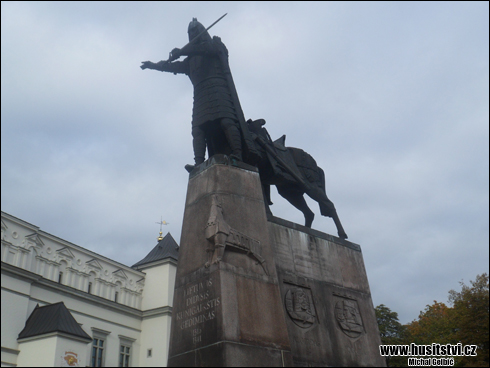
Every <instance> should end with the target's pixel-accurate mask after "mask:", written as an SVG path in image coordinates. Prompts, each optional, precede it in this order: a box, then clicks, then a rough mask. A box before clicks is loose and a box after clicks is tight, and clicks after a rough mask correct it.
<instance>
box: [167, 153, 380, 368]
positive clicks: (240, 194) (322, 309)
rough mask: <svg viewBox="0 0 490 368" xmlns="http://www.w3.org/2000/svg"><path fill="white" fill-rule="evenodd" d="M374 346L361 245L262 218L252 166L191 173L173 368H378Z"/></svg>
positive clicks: (212, 166) (216, 164)
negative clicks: (319, 367) (175, 367)
mask: <svg viewBox="0 0 490 368" xmlns="http://www.w3.org/2000/svg"><path fill="white" fill-rule="evenodd" d="M220 245H225V247H224V248H223V247H222V246H220ZM218 260H220V261H218ZM379 344H380V339H379V333H378V327H377V324H376V317H375V314H374V308H373V304H372V300H371V294H370V290H369V283H368V280H367V276H366V270H365V267H364V262H363V258H362V253H361V249H360V246H359V245H357V244H354V243H351V242H348V241H346V240H342V239H339V238H337V237H334V236H332V235H329V234H325V233H321V232H319V231H316V230H313V229H310V228H306V227H304V226H301V225H298V224H293V223H290V222H288V221H285V220H282V219H278V218H275V217H269V219H267V218H266V214H265V206H264V202H263V196H262V192H261V189H260V181H259V176H258V173H257V170H255V169H254V168H251V167H249V166H247V165H244V164H238V165H235V166H232V165H230V162H229V160H227V159H226V158H225V157H224V156H219V155H218V156H213V158H212V159H210V160H208V161H207V162H205V163H204V164H203V165H201V166H199V167H197V168H196V169H195V170H194V171H192V173H191V174H190V179H189V187H188V192H187V199H186V208H185V213H184V223H183V226H182V236H181V246H180V250H179V264H178V267H177V276H176V284H175V293H174V304H173V314H172V331H171V342H170V352H169V360H168V365H169V366H220V367H222V366H383V365H384V363H385V362H384V359H382V358H381V357H380V356H379V350H378V345H379Z"/></svg>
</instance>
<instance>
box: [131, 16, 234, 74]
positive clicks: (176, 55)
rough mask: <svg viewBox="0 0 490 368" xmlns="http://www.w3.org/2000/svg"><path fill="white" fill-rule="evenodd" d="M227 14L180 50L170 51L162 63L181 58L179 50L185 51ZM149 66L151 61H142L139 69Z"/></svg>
mask: <svg viewBox="0 0 490 368" xmlns="http://www.w3.org/2000/svg"><path fill="white" fill-rule="evenodd" d="M227 14H228V13H225V14H224V15H222V16H221V17H220V18H219V19H218V20H217V21H216V22H214V23H213V24H211V25H210V26H209V27H208V28H206V29H205V30H204V31H202V32H201V33H199V34H198V35H197V36H196V37H194V38H193V39H192V40H190V41H189V43H187V44H186V45H185V46H184V47H182V48H180V49H179V48H175V49H173V50H172V51H170V54H169V56H168V60H165V61H163V63H170V62H172V61H174V60H176V59H178V58H179V57H180V56H181V50H182V49H185V48H186V47H187V46H189V45H191V44H192V43H193V42H194V41H195V40H197V39H199V37H201V36H202V35H203V34H204V33H206V32H207V31H209V30H210V29H211V27H213V26H214V25H215V24H216V23H218V22H219V21H220V20H221V19H223V18H224V17H225V16H226V15H227ZM151 64H153V63H152V62H151V61H143V65H141V66H140V68H141V69H146V68H151Z"/></svg>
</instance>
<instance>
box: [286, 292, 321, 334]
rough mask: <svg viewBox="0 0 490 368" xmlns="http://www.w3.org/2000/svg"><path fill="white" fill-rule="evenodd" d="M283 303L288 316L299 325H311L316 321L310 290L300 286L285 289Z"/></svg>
mask: <svg viewBox="0 0 490 368" xmlns="http://www.w3.org/2000/svg"><path fill="white" fill-rule="evenodd" d="M284 304H285V306H286V310H287V312H288V314H289V317H291V319H292V320H293V322H294V323H295V324H296V325H297V326H299V327H301V328H308V327H311V326H312V325H313V324H314V323H315V322H316V311H315V305H314V304H313V299H312V296H311V292H310V291H309V290H305V289H304V288H302V287H295V288H291V289H289V290H288V291H287V293H286V296H285V298H284Z"/></svg>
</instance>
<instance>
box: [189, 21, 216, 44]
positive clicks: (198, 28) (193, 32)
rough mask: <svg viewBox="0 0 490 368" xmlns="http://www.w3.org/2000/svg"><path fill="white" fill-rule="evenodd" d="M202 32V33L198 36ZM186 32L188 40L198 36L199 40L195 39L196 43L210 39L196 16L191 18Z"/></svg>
mask: <svg viewBox="0 0 490 368" xmlns="http://www.w3.org/2000/svg"><path fill="white" fill-rule="evenodd" d="M202 32H204V33H203V34H202V35H201V36H199V34H201V33H202ZM187 33H188V34H189V41H192V40H193V39H194V38H196V37H197V36H199V40H196V42H197V43H201V42H206V41H211V36H210V35H209V33H208V32H207V31H206V28H204V26H203V25H202V24H201V23H199V22H198V21H197V18H192V22H190V23H189V28H187Z"/></svg>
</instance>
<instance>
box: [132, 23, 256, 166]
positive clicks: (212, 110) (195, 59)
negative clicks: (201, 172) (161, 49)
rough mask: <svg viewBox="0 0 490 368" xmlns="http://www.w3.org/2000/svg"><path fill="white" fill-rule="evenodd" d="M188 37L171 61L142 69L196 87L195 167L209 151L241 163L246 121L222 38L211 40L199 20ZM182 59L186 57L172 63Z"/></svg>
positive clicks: (194, 122)
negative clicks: (181, 79) (177, 76)
mask: <svg viewBox="0 0 490 368" xmlns="http://www.w3.org/2000/svg"><path fill="white" fill-rule="evenodd" d="M188 34H189V41H190V42H189V43H188V44H187V45H186V46H184V47H183V48H182V49H178V48H175V49H173V50H172V52H171V54H170V59H169V60H166V61H160V62H158V63H153V62H151V61H145V62H143V64H142V65H141V69H155V70H160V71H162V72H171V73H174V74H177V73H181V74H186V75H188V76H189V79H190V80H191V82H192V84H193V86H194V107H193V111H192V137H193V148H194V161H195V164H196V166H197V165H199V164H201V163H202V162H204V156H205V152H206V147H207V148H208V154H209V156H212V155H214V154H216V153H223V154H227V155H229V156H230V157H231V158H232V159H235V160H237V161H242V160H243V157H242V138H243V129H242V126H243V125H244V124H240V121H241V120H242V121H243V120H244V118H243V112H242V111H241V107H240V103H239V101H238V98H237V94H236V90H235V86H234V84H233V79H232V78H231V72H230V68H229V64H228V50H227V48H226V46H225V45H224V44H223V42H221V39H220V38H219V37H216V36H215V37H213V38H211V36H210V35H209V33H208V32H207V31H206V29H205V28H204V26H203V25H202V24H201V23H199V22H198V21H197V19H196V18H193V20H192V22H190V23H189V28H188ZM180 56H187V57H186V58H185V59H184V60H183V61H171V60H175V59H178V58H179V57H180ZM246 133H248V131H247V132H246ZM248 134H249V133H248ZM246 144H247V143H246V142H245V145H246ZM194 167H195V166H192V165H187V166H186V169H187V170H188V171H189V172H190V171H191V170H192V169H193V168H194Z"/></svg>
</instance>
